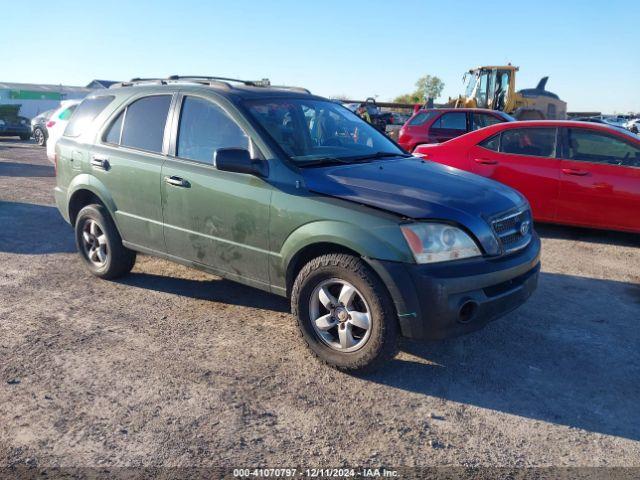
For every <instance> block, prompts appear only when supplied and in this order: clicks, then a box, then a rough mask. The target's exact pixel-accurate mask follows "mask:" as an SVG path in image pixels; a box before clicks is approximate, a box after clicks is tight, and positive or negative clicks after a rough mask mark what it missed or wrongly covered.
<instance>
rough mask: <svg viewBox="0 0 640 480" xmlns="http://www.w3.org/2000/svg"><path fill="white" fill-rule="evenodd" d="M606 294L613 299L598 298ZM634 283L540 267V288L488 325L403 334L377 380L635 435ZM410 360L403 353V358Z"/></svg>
mask: <svg viewBox="0 0 640 480" xmlns="http://www.w3.org/2000/svg"><path fill="white" fill-rule="evenodd" d="M595 292H598V296H597V297H595V298H596V299H598V298H599V299H603V298H604V299H609V301H602V300H594V293H595ZM639 327H640V285H637V284H630V283H624V282H615V281H608V280H595V279H590V278H583V277H575V276H570V275H561V274H551V273H542V274H541V277H540V283H539V288H538V291H537V292H536V293H535V294H534V295H533V296H532V297H531V299H530V300H529V302H527V303H526V304H525V305H523V306H522V307H520V309H519V310H517V311H516V312H514V313H512V314H510V315H508V316H507V317H505V318H503V319H500V320H497V321H496V322H494V323H492V324H491V325H489V326H488V327H487V328H486V329H484V330H481V331H479V332H476V333H474V334H471V335H468V336H466V337H460V338H457V339H451V340H446V341H442V342H429V343H414V342H406V344H405V345H404V346H403V350H404V351H405V352H407V353H408V354H409V357H410V359H408V360H404V359H395V360H394V361H393V362H391V364H390V365H388V366H387V367H385V368H384V369H383V370H382V371H380V372H378V373H377V374H373V375H371V376H370V377H368V378H369V379H370V380H372V381H374V382H378V383H380V384H384V385H389V386H392V387H395V388H399V389H403V390H408V391H412V392H416V393H420V394H424V395H429V396H434V397H440V398H444V399H447V400H453V401H455V402H460V403H464V404H469V405H474V406H478V407H482V408H488V409H491V410H496V411H500V412H504V413H509V414H513V415H520V416H523V417H528V418H532V419H536V420H542V421H546V422H551V423H557V424H562V425H567V426H570V427H576V428H582V429H585V430H590V431H593V432H598V433H603V434H608V435H616V436H621V437H627V438H630V439H633V440H640V422H638V421H637V419H638V418H639V417H640V402H638V399H639V398H640V382H638V380H639V379H640V350H639V349H638V345H640V328H639ZM405 358H406V357H405Z"/></svg>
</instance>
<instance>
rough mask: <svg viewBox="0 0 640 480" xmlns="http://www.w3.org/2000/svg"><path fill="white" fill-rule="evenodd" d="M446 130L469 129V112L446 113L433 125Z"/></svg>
mask: <svg viewBox="0 0 640 480" xmlns="http://www.w3.org/2000/svg"><path fill="white" fill-rule="evenodd" d="M432 126H433V128H442V129H446V130H462V131H466V130H467V114H466V113H464V112H451V113H445V114H444V115H442V116H441V117H440V118H439V119H437V120H436V121H435V122H434V124H433V125H432Z"/></svg>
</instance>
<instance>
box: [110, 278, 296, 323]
mask: <svg viewBox="0 0 640 480" xmlns="http://www.w3.org/2000/svg"><path fill="white" fill-rule="evenodd" d="M119 282H120V283H123V284H125V285H131V286H134V287H138V288H144V289H147V290H154V291H158V292H165V293H172V294H174V295H181V296H184V297H190V298H195V299H198V300H208V301H211V302H220V303H228V304H231V305H242V306H245V307H253V308H261V309H266V310H272V311H274V312H287V313H288V312H290V308H289V302H288V301H287V300H286V299H285V298H282V297H280V296H278V295H272V294H269V293H267V292H263V291H262V290H258V289H255V288H251V287H247V286H244V285H241V284H239V283H235V282H231V281H229V280H224V279H211V280H191V279H185V278H177V277H167V276H163V275H154V274H149V273H138V272H133V273H131V274H129V275H127V276H126V277H123V278H122V279H120V280H119Z"/></svg>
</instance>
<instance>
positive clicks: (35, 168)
mask: <svg viewBox="0 0 640 480" xmlns="http://www.w3.org/2000/svg"><path fill="white" fill-rule="evenodd" d="M55 176H56V172H55V170H54V168H53V165H35V164H33V163H22V162H20V163H18V162H0V177H55Z"/></svg>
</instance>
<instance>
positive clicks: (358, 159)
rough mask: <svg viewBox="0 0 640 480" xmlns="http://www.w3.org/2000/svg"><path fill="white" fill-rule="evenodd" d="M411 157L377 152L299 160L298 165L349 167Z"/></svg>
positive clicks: (403, 154) (402, 154)
mask: <svg viewBox="0 0 640 480" xmlns="http://www.w3.org/2000/svg"><path fill="white" fill-rule="evenodd" d="M410 156H411V155H407V154H406V153H391V152H375V153H370V154H367V155H354V156H350V157H322V158H314V159H313V160H298V161H297V162H296V164H297V165H298V166H299V167H313V166H318V165H348V164H351V163H366V162H370V161H372V160H375V159H376V158H388V157H402V158H408V157H410Z"/></svg>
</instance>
